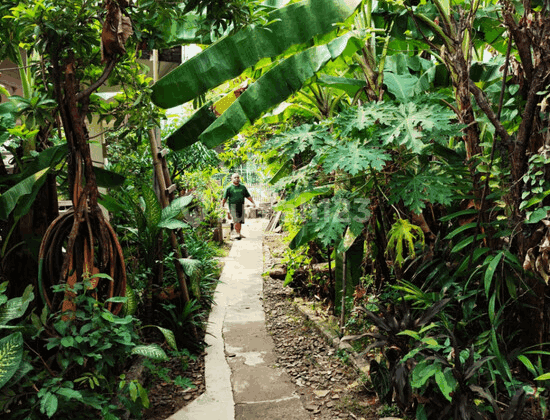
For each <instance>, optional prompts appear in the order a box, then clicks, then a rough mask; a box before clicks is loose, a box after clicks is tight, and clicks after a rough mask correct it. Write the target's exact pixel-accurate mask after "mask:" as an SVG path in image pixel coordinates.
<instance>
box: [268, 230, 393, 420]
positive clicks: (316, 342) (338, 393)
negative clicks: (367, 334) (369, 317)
mask: <svg viewBox="0 0 550 420" xmlns="http://www.w3.org/2000/svg"><path fill="white" fill-rule="evenodd" d="M281 247H283V244H282V241H281V235H280V234H266V236H265V238H264V271H268V270H269V268H270V267H271V266H272V265H273V264H274V263H276V262H278V257H279V256H280V251H281ZM292 298H293V292H292V289H291V288H290V287H283V281H282V280H277V279H273V278H271V277H269V276H268V275H266V276H264V290H263V305H264V310H265V315H266V325H267V330H268V332H269V333H270V334H271V336H272V337H273V340H274V342H275V346H276V353H277V355H278V359H277V364H278V365H279V366H281V367H283V368H284V369H285V370H286V372H287V373H288V374H289V375H290V377H291V378H292V381H293V382H294V383H295V384H296V387H297V390H298V392H299V394H300V395H301V399H302V402H303V404H304V407H305V408H306V409H307V410H308V411H309V412H310V413H311V415H312V418H314V419H321V420H325V419H342V418H343V419H365V420H375V419H380V418H381V417H384V415H382V413H381V410H380V405H379V404H378V400H377V398H376V396H375V394H374V393H373V392H369V391H368V390H367V389H366V388H365V386H363V385H362V384H361V380H360V375H359V374H358V372H357V371H356V370H355V369H354V368H353V367H352V366H351V365H350V364H347V363H345V362H344V360H343V358H340V357H338V352H337V351H336V350H335V349H334V348H333V347H332V346H331V345H330V344H328V343H327V342H326V340H325V338H324V337H323V336H322V335H321V334H320V333H319V332H318V329H317V328H316V327H315V325H314V324H313V322H311V321H309V320H308V319H306V318H305V317H304V316H303V315H302V314H301V313H300V312H299V311H298V309H297V308H296V307H295V305H293V304H292Z"/></svg>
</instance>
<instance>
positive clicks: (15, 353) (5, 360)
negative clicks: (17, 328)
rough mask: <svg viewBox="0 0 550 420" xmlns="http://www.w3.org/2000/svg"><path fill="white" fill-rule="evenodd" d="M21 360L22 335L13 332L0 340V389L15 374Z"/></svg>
mask: <svg viewBox="0 0 550 420" xmlns="http://www.w3.org/2000/svg"><path fill="white" fill-rule="evenodd" d="M22 359H23V335H22V334H21V333H20V332H15V333H13V334H10V335H8V336H7V337H4V338H2V339H1V340H0V389H1V388H2V387H3V386H4V385H5V384H6V382H8V381H9V380H10V379H11V377H12V376H13V375H14V374H15V372H17V369H18V368H19V365H20V364H21V361H22Z"/></svg>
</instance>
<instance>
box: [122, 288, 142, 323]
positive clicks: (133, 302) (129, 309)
mask: <svg viewBox="0 0 550 420" xmlns="http://www.w3.org/2000/svg"><path fill="white" fill-rule="evenodd" d="M137 308H138V300H137V296H136V292H135V291H134V289H133V288H132V287H131V286H130V285H129V284H128V283H126V302H125V303H124V304H123V305H122V313H123V315H134V314H135V313H136V311H137Z"/></svg>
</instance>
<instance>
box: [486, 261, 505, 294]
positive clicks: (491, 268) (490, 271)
mask: <svg viewBox="0 0 550 420" xmlns="http://www.w3.org/2000/svg"><path fill="white" fill-rule="evenodd" d="M503 255H504V251H500V252H499V253H498V254H496V255H495V256H494V257H493V256H490V257H487V259H488V260H490V262H489V265H488V266H487V270H485V276H484V281H483V283H484V285H485V296H487V298H488V297H489V291H490V289H491V284H492V282H493V276H494V274H495V270H496V269H497V267H498V263H499V262H500V260H501V259H502V256H503Z"/></svg>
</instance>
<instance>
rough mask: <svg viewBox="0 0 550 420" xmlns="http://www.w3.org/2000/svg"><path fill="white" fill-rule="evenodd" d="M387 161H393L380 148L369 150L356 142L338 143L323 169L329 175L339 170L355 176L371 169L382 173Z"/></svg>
mask: <svg viewBox="0 0 550 420" xmlns="http://www.w3.org/2000/svg"><path fill="white" fill-rule="evenodd" d="M387 161H391V156H390V155H389V154H387V153H385V152H384V151H383V150H381V149H380V148H374V147H372V148H368V147H366V146H362V145H361V144H360V143H359V142H357V141H354V142H347V143H338V144H337V145H336V147H335V148H334V149H332V150H330V151H329V152H328V154H327V157H326V159H325V161H324V162H323V168H324V170H325V172H327V173H329V172H332V171H334V170H338V169H339V170H343V171H345V172H347V173H349V174H350V175H352V176H355V175H357V174H358V173H359V172H363V171H365V170H367V169H368V168H370V167H372V169H374V170H375V171H381V170H382V169H383V168H384V165H385V164H386V162H387Z"/></svg>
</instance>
